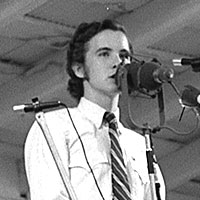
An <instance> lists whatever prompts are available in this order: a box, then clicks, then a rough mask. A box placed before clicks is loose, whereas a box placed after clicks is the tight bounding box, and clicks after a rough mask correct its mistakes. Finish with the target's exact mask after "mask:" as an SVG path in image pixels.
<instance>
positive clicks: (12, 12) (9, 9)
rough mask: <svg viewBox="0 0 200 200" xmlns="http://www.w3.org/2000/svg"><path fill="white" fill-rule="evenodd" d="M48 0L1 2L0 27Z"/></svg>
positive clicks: (9, 0) (8, 0)
mask: <svg viewBox="0 0 200 200" xmlns="http://www.w3.org/2000/svg"><path fill="white" fill-rule="evenodd" d="M47 1H48V0H20V1H18V0H12V1H11V0H7V1H5V2H3V3H1V9H0V11H1V12H0V27H5V26H6V25H8V24H9V23H11V22H13V21H15V20H16V18H17V17H18V16H22V15H24V14H26V13H28V12H30V11H31V10H33V9H35V8H37V7H39V6H41V5H42V4H44V3H46V2H47Z"/></svg>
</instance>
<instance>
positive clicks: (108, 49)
mask: <svg viewBox="0 0 200 200" xmlns="http://www.w3.org/2000/svg"><path fill="white" fill-rule="evenodd" d="M101 51H112V49H111V48H109V47H101V48H99V49H97V50H96V53H98V52H101Z"/></svg>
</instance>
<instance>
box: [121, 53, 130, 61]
mask: <svg viewBox="0 0 200 200" xmlns="http://www.w3.org/2000/svg"><path fill="white" fill-rule="evenodd" d="M120 58H121V59H123V60H124V59H130V58H131V57H130V55H129V54H128V53H127V54H121V55H120Z"/></svg>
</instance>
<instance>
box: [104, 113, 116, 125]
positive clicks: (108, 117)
mask: <svg viewBox="0 0 200 200" xmlns="http://www.w3.org/2000/svg"><path fill="white" fill-rule="evenodd" d="M103 118H104V120H105V121H106V122H107V123H108V124H112V123H113V124H117V119H116V117H115V115H114V114H113V113H111V112H105V114H104V117H103Z"/></svg>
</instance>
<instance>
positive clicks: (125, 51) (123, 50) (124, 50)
mask: <svg viewBox="0 0 200 200" xmlns="http://www.w3.org/2000/svg"><path fill="white" fill-rule="evenodd" d="M120 53H128V54H130V53H131V52H130V50H128V49H122V50H120Z"/></svg>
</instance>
